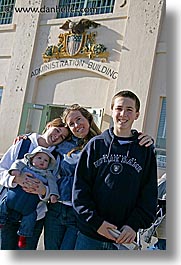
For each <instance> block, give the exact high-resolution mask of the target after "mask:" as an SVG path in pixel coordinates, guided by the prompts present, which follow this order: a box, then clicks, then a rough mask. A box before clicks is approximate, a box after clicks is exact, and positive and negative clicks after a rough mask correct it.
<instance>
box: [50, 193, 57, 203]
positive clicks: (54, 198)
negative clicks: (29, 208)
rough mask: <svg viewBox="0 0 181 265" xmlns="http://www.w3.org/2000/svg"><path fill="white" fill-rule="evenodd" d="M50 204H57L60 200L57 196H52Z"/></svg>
mask: <svg viewBox="0 0 181 265" xmlns="http://www.w3.org/2000/svg"><path fill="white" fill-rule="evenodd" d="M50 202H51V203H56V202H58V198H57V196H56V195H51V196H50Z"/></svg>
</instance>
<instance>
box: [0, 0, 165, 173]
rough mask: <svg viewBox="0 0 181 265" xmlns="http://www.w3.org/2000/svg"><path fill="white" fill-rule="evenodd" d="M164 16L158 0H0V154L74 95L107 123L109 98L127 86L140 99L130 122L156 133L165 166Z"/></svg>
mask: <svg viewBox="0 0 181 265" xmlns="http://www.w3.org/2000/svg"><path fill="white" fill-rule="evenodd" d="M164 18H165V1H164V0H78V1H76V0H60V1H58V0H52V1H48V0H38V1H29V0H24V1H20V0H16V1H15V0H9V1H8V0H7V1H4V0H2V1H1V2H0V39H1V46H0V69H1V71H0V122H1V130H0V143H1V144H0V154H1V155H2V154H3V153H4V152H5V151H6V150H7V148H8V147H9V146H10V145H11V144H12V142H13V139H14V138H15V137H16V135H17V134H20V133H26V132H31V131H37V132H38V131H42V129H43V127H44V125H45V124H46V122H47V121H49V120H50V119H52V118H55V117H57V116H59V115H60V114H61V113H62V111H63V110H64V108H65V107H66V106H67V105H71V104H73V103H79V104H80V105H82V106H85V107H87V108H89V110H90V111H91V112H92V113H93V114H94V117H95V119H96V122H97V123H98V125H99V126H100V127H101V129H102V130H104V129H106V128H108V127H109V125H110V123H111V122H112V121H111V116H110V115H111V111H110V101H111V98H112V96H113V95H114V94H115V93H116V92H118V91H119V90H125V89H126V90H132V91H133V92H135V93H136V94H137V95H138V97H139V98H140V99H141V116H140V118H139V119H138V121H136V123H135V128H136V129H138V130H140V131H143V132H146V133H148V134H149V135H152V136H153V137H154V138H155V143H156V148H157V160H158V168H159V170H160V172H163V171H165V167H166V43H165V39H166V37H165V34H166V29H165V21H164V20H165V19H164Z"/></svg>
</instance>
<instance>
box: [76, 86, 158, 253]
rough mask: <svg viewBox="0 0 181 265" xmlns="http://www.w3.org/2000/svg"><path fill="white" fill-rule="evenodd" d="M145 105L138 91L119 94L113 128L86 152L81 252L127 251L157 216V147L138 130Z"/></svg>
mask: <svg viewBox="0 0 181 265" xmlns="http://www.w3.org/2000/svg"><path fill="white" fill-rule="evenodd" d="M139 109H140V101H139V99H138V97H137V96H136V95H135V94H134V93H133V92H131V91H121V92H119V93H117V94H116V95H115V96H114V97H113V99H112V103H111V110H112V118H113V123H114V126H113V128H110V129H108V130H106V131H105V132H103V133H102V134H101V135H99V136H96V137H94V138H93V139H92V140H90V142H89V143H88V144H87V145H86V147H85V148H84V150H83V151H82V154H81V157H80V160H79V162H78V165H77V168H76V172H75V180H74V187H73V206H74V209H75V211H76V213H77V218H78V227H79V230H80V233H79V235H78V238H77V242H76V247H75V249H77V250H95V249H96V250H102V249H105V250H114V249H127V248H126V247H125V245H123V244H130V243H132V242H133V241H134V240H135V238H136V233H137V231H138V229H139V228H142V229H144V228H147V227H149V226H150V224H151V223H152V222H153V221H154V219H155V217H156V207H157V165H156V158H155V153H154V148H153V145H152V146H150V147H145V146H140V145H139V141H138V136H139V134H138V132H137V131H136V130H132V124H133V122H134V121H135V120H137V119H138V117H139ZM116 230H119V231H118V232H119V235H118V236H116V234H115V232H116ZM118 246H119V247H118Z"/></svg>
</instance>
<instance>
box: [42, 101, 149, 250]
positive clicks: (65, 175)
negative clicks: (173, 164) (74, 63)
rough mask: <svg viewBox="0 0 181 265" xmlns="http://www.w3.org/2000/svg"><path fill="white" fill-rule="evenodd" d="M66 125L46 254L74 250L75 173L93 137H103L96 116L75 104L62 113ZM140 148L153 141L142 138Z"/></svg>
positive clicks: (50, 208) (47, 224)
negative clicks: (57, 192) (67, 134)
mask: <svg viewBox="0 0 181 265" xmlns="http://www.w3.org/2000/svg"><path fill="white" fill-rule="evenodd" d="M63 119H64V122H65V123H66V124H67V125H68V127H69V129H70V131H71V132H72V136H71V139H70V140H69V141H64V142H63V143H61V144H59V145H58V147H57V148H56V151H57V152H58V153H59V154H60V157H59V159H60V172H59V174H60V176H61V178H60V179H59V180H58V188H59V195H60V201H59V202H57V203H55V204H49V205H48V212H47V213H46V218H45V231H44V233H45V234H44V236H45V249H46V250H59V249H61V250H71V249H74V247H75V242H76V239H77V232H78V229H77V222H76V217H75V213H74V210H73V207H72V185H73V179H74V171H75V167H76V165H77V161H78V159H79V156H80V152H81V150H82V149H83V147H84V146H85V145H86V143H87V142H88V141H89V140H90V139H91V138H92V137H94V136H96V135H99V134H101V131H100V130H99V128H98V127H97V126H96V124H95V122H94V120H93V116H92V114H91V113H89V112H88V111H87V110H86V109H85V108H83V107H81V106H79V105H78V104H74V105H72V106H71V107H69V108H67V109H66V110H65V111H64V113H63ZM142 137H143V139H142V140H141V141H140V144H142V145H143V144H145V143H147V145H150V144H148V142H149V141H150V142H151V144H152V142H153V141H152V139H151V138H150V137H149V136H145V135H142V136H141V135H140V139H141V138H142Z"/></svg>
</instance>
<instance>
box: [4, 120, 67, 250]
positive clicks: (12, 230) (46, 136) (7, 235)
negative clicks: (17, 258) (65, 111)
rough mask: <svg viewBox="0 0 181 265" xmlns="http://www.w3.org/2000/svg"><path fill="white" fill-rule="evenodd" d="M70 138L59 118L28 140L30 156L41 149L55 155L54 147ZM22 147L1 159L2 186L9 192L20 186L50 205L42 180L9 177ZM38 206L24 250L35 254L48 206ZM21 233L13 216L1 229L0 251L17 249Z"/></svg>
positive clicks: (13, 148)
mask: <svg viewBox="0 0 181 265" xmlns="http://www.w3.org/2000/svg"><path fill="white" fill-rule="evenodd" d="M68 134H69V131H68V129H67V128H66V127H65V124H64V123H63V122H62V120H61V119H60V118H57V119H54V120H53V121H51V122H49V123H48V124H47V125H46V128H45V130H44V132H43V133H42V134H41V135H40V134H37V133H32V134H31V135H29V136H28V137H29V139H30V140H31V144H30V147H29V151H28V152H32V150H33V149H35V148H36V147H37V146H39V145H41V146H43V147H46V148H49V149H50V151H53V150H54V148H55V145H57V144H59V143H60V142H62V141H63V140H64V139H65V138H66V137H67V136H68ZM21 144H22V140H20V141H18V142H17V143H16V144H13V145H12V146H11V147H10V148H9V149H8V151H7V152H6V153H5V154H4V156H3V157H2V159H1V162H0V185H2V186H5V187H7V188H9V187H11V188H13V187H16V186H17V185H20V186H21V187H22V189H23V190H24V191H26V192H30V193H34V194H38V195H39V196H40V197H41V199H43V200H45V201H47V200H48V198H49V197H48V196H49V190H48V189H47V188H46V186H45V185H44V184H43V183H42V182H41V181H40V180H37V179H32V178H29V177H28V173H24V175H23V176H22V175H21V176H20V177H15V176H10V175H9V174H8V170H9V168H10V167H11V165H12V163H13V162H14V161H15V160H16V159H17V157H18V153H19V150H20V147H21ZM38 206H39V207H38V217H37V221H36V225H35V229H34V231H33V237H30V238H27V245H26V248H24V249H26V250H34V249H36V248H37V244H38V240H39V237H40V235H41V232H42V228H43V224H44V215H41V213H43V212H44V210H45V207H46V204H45V203H44V202H40V203H39V205H38ZM18 229H19V222H13V216H11V217H10V216H9V218H8V221H7V224H6V225H5V226H3V228H2V229H1V249H3V250H15V249H18V235H17V231H18ZM24 249H23V250H24Z"/></svg>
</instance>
